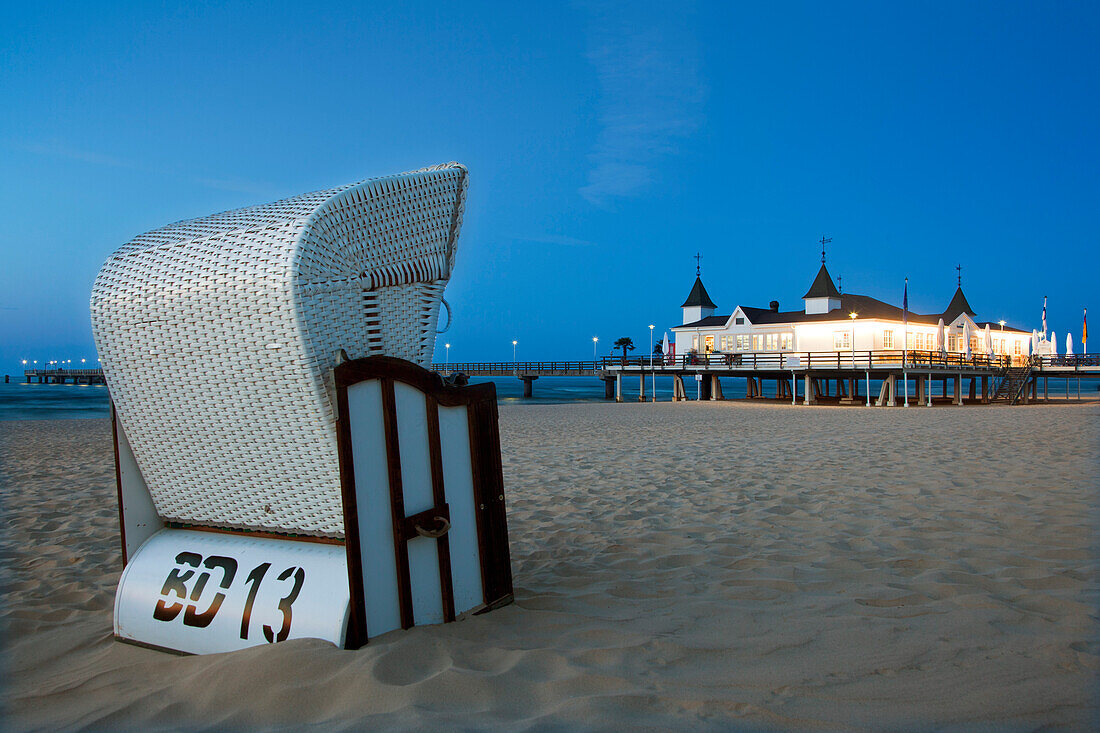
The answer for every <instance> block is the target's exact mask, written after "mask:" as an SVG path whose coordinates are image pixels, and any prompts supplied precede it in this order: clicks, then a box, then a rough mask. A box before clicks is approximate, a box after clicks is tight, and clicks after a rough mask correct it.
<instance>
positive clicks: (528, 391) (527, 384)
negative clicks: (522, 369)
mask: <svg viewBox="0 0 1100 733" xmlns="http://www.w3.org/2000/svg"><path fill="white" fill-rule="evenodd" d="M520 379H522V380H523V396H524V397H530V396H531V395H532V394H533V391H534V390H533V382H534V381H535V380H536V379H538V377H520Z"/></svg>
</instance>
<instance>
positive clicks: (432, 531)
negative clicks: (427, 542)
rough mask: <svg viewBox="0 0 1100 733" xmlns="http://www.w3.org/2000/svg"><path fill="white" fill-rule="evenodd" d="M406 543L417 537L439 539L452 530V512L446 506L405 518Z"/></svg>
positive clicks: (402, 526) (403, 528) (404, 532)
mask: <svg viewBox="0 0 1100 733" xmlns="http://www.w3.org/2000/svg"><path fill="white" fill-rule="evenodd" d="M401 529H402V533H403V534H404V539H405V541H406V542H407V541H409V540H411V539H415V538H417V537H430V538H432V539H439V538H440V537H442V536H443V535H445V534H447V532H448V531H449V530H450V529H451V512H450V509H449V508H448V507H447V505H446V504H443V505H442V506H437V507H433V508H431V509H428V510H427V511H423V512H419V513H418V514H413V515H412V516H411V517H405V521H404V522H403V523H402V525H401Z"/></svg>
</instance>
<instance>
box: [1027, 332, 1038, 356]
mask: <svg viewBox="0 0 1100 733" xmlns="http://www.w3.org/2000/svg"><path fill="white" fill-rule="evenodd" d="M1028 348H1030V349H1031V356H1034V355H1035V354H1037V353H1039V332H1038V331H1036V330H1035V329H1034V328H1033V329H1031V343H1029V344H1028Z"/></svg>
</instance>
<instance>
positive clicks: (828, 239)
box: [821, 234, 833, 265]
mask: <svg viewBox="0 0 1100 733" xmlns="http://www.w3.org/2000/svg"><path fill="white" fill-rule="evenodd" d="M831 241H833V238H832V237H829V238H827V239H826V237H825V235H824V234H822V235H821V264H823V265H824V264H825V245H826V244H828V243H829V242H831Z"/></svg>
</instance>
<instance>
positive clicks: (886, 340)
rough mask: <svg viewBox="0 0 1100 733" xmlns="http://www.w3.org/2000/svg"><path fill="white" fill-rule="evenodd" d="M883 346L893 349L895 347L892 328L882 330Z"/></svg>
mask: <svg viewBox="0 0 1100 733" xmlns="http://www.w3.org/2000/svg"><path fill="white" fill-rule="evenodd" d="M882 348H884V349H892V348H894V332H893V330H891V329H886V330H885V331H883V332H882Z"/></svg>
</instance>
